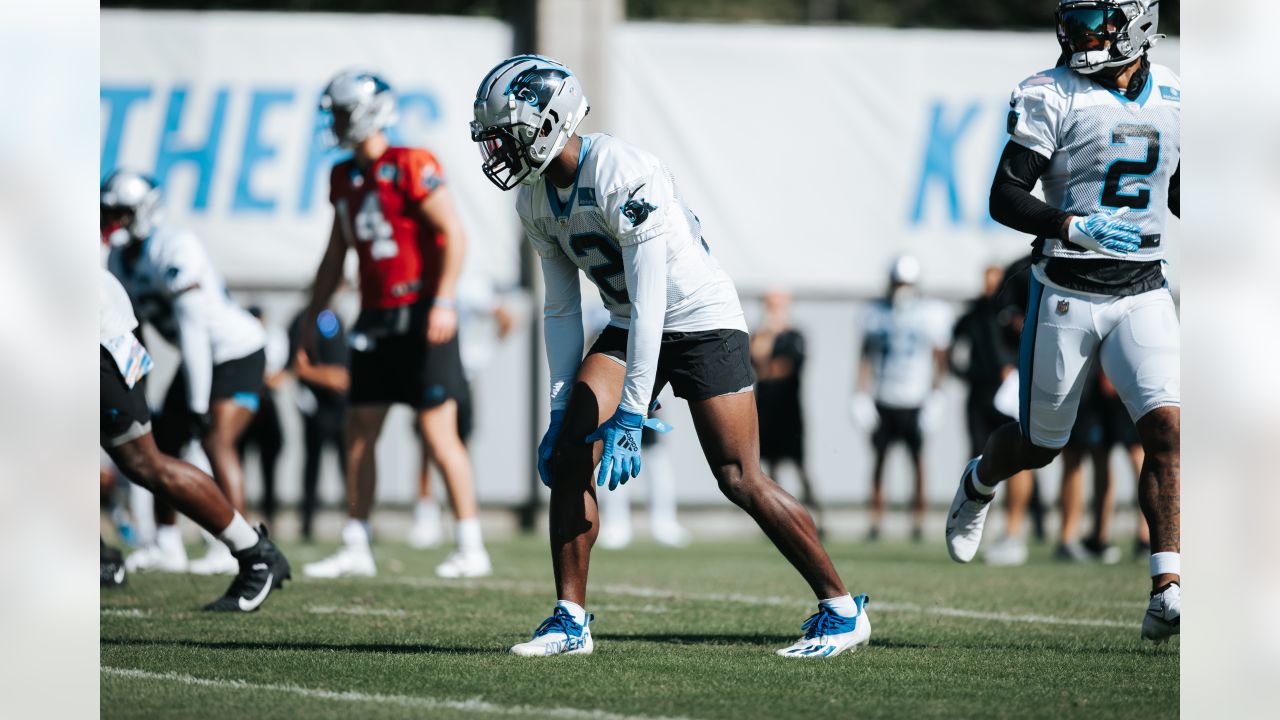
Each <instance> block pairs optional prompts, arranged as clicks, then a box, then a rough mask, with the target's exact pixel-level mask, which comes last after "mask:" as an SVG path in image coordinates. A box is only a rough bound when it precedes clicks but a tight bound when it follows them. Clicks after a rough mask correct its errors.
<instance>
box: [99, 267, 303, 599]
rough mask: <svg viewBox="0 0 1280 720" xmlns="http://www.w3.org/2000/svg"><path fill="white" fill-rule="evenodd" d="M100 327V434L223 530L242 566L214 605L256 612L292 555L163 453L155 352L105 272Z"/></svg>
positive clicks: (143, 476) (124, 468) (155, 485)
mask: <svg viewBox="0 0 1280 720" xmlns="http://www.w3.org/2000/svg"><path fill="white" fill-rule="evenodd" d="M100 275H101V286H100V289H99V296H98V318H99V321H98V327H99V342H100V352H99V355H100V362H99V365H100V373H99V383H100V385H101V389H100V391H99V393H100V396H101V399H100V402H99V407H100V410H101V418H100V422H99V432H100V435H101V440H100V442H101V444H102V448H103V449H104V450H106V451H107V454H108V455H110V456H111V459H112V460H113V461H114V462H115V463H116V465H117V466H118V467H119V468H120V471H121V472H123V473H124V474H125V475H127V476H128V477H129V479H130V480H133V481H134V482H136V483H138V484H139V485H141V486H142V487H144V488H146V489H148V490H150V491H151V492H152V493H154V494H155V495H156V497H158V498H161V499H163V500H166V501H168V502H170V503H172V504H173V505H174V507H176V508H177V509H178V510H179V511H181V512H182V513H183V514H184V515H186V516H187V517H189V518H191V519H192V520H195V521H196V523H198V524H199V525H200V527H202V528H204V529H205V530H208V531H209V532H210V533H213V534H214V535H216V536H217V537H218V538H219V539H220V540H221V541H222V542H223V543H225V544H226V546H227V548H228V549H229V550H230V551H231V554H232V556H233V557H234V558H235V559H236V562H237V564H238V567H239V571H238V573H237V575H236V578H235V580H232V581H231V586H230V587H229V588H227V592H226V594H225V595H223V596H222V597H220V598H218V599H217V600H214V601H213V602H211V603H209V604H208V605H206V606H205V609H206V610H224V611H231V612H251V611H253V610H257V609H258V608H259V607H261V606H262V602H263V601H264V600H266V599H267V595H269V594H270V593H271V591H272V590H274V589H275V588H278V587H280V586H281V585H283V584H284V581H285V580H287V579H289V561H288V560H286V559H285V557H284V555H283V554H281V553H280V551H279V550H278V549H276V546H275V545H274V544H273V543H272V542H271V540H269V539H268V538H267V529H266V528H265V527H263V526H262V525H259V526H258V529H257V530H254V529H253V528H252V527H250V526H249V523H247V522H245V519H244V517H243V516H241V515H240V513H238V512H236V510H235V508H233V507H232V506H231V502H230V501H229V500H227V498H226V496H225V495H223V494H222V491H221V490H220V489H219V488H218V486H217V484H215V483H214V481H213V478H211V477H209V476H208V475H205V474H204V473H203V472H201V471H200V470H199V469H197V468H196V467H195V466H194V465H191V464H188V463H185V462H183V461H181V460H178V459H177V458H174V457H170V456H168V455H165V454H164V453H162V452H160V450H159V448H158V447H156V441H155V439H154V438H152V436H151V412H150V410H149V408H148V407H147V398H146V393H145V392H144V390H143V387H144V383H143V380H144V376H145V375H146V374H147V372H148V371H150V370H151V356H150V355H148V354H147V351H146V350H145V349H144V348H143V347H142V345H141V343H139V342H138V339H137V337H135V336H134V334H133V330H134V328H136V327H138V320H137V318H136V317H135V316H134V314H133V307H132V306H131V304H130V302H129V296H128V295H127V294H126V293H125V290H124V287H122V286H121V285H120V282H119V281H118V280H116V278H115V277H114V276H113V275H112V274H111V273H109V272H107V271H106V270H102V271H100Z"/></svg>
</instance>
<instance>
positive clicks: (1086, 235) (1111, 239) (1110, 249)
mask: <svg viewBox="0 0 1280 720" xmlns="http://www.w3.org/2000/svg"><path fill="white" fill-rule="evenodd" d="M1127 212H1129V208H1127V207H1122V208H1120V209H1119V210H1116V211H1115V212H1113V213H1105V212H1099V213H1094V214H1092V215H1090V216H1088V217H1083V218H1082V217H1077V218H1075V219H1074V220H1072V221H1071V225H1070V228H1069V229H1068V230H1067V240H1070V241H1071V242H1073V243H1075V244H1076V245H1079V246H1081V247H1085V248H1088V249H1090V250H1092V251H1094V252H1096V253H1101V254H1103V255H1106V256H1108V257H1115V258H1119V257H1124V256H1125V255H1128V254H1129V253H1132V252H1137V250H1138V248H1139V247H1140V246H1141V245H1142V236H1141V235H1139V233H1141V232H1142V228H1140V227H1138V226H1137V225H1134V224H1133V223H1131V222H1129V221H1127V220H1121V219H1120V216H1121V215H1123V214H1125V213H1127Z"/></svg>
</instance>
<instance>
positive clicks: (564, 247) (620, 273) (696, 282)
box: [516, 133, 747, 332]
mask: <svg viewBox="0 0 1280 720" xmlns="http://www.w3.org/2000/svg"><path fill="white" fill-rule="evenodd" d="M582 143H583V147H584V149H583V154H582V161H581V162H580V164H579V167H578V176H577V179H576V182H575V184H574V186H573V187H572V188H571V189H570V190H569V192H568V193H565V192H564V191H563V190H562V191H560V192H557V189H556V187H555V186H554V185H552V184H551V183H550V182H549V181H548V180H547V178H546V176H545V175H543V176H542V177H541V178H539V179H538V181H537V182H535V183H533V184H532V185H526V186H521V188H520V190H519V194H518V196H517V198H516V209H517V211H518V212H519V215H520V220H521V221H522V222H523V224H524V229H525V233H526V234H527V235H528V236H529V241H530V242H531V243H532V244H533V247H534V250H536V251H537V253H538V255H539V256H541V257H543V258H555V257H558V256H564V257H567V258H569V260H571V261H572V262H573V264H574V265H576V266H577V267H578V269H580V270H581V271H582V272H583V273H585V274H586V275H587V277H588V278H590V279H591V281H592V283H594V284H595V285H596V287H597V288H598V289H599V291H600V299H601V300H602V301H604V304H605V307H606V308H608V310H609V315H610V320H609V323H610V324H611V325H614V326H617V327H621V328H627V327H629V326H630V323H631V299H630V298H629V297H628V293H627V284H626V275H625V273H624V270H623V261H622V254H623V253H622V249H623V248H624V247H628V246H634V245H639V244H640V243H643V242H645V241H646V240H648V239H650V238H653V237H657V236H659V235H663V236H665V240H666V258H667V281H666V314H665V317H664V321H663V328H662V329H663V332H697V331H702V330H720V329H730V330H741V331H743V332H746V331H747V323H746V318H745V317H744V315H743V313H742V305H741V303H739V301H738V293H737V290H736V289H735V288H734V286H733V281H732V280H731V279H730V278H729V276H728V275H727V274H726V273H725V272H724V270H722V269H721V268H720V264H719V263H718V262H716V259H715V258H714V257H712V255H711V249H710V247H709V246H708V245H707V243H706V242H705V241H704V240H703V239H702V228H701V223H700V222H699V221H698V218H697V216H696V215H694V214H693V212H692V211H690V210H689V208H688V206H686V205H685V203H684V200H683V199H682V198H681V197H680V194H679V191H678V190H677V188H676V183H675V180H674V179H673V178H672V176H671V173H670V171H669V170H668V169H667V167H666V165H664V164H663V163H662V161H661V160H659V159H658V158H657V157H655V156H654V155H652V154H650V153H648V152H645V151H643V150H641V149H639V148H636V147H634V146H632V145H629V144H627V143H625V142H623V141H621V140H618V139H617V138H614V137H613V136H611V135H606V134H603V133H596V134H591V135H583V136H582ZM562 197H563V198H564V199H562Z"/></svg>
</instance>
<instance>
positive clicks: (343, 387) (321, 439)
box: [289, 307, 351, 542]
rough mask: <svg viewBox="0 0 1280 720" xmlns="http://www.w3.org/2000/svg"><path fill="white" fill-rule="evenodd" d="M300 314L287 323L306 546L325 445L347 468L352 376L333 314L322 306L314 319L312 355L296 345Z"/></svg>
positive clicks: (344, 339)
mask: <svg viewBox="0 0 1280 720" xmlns="http://www.w3.org/2000/svg"><path fill="white" fill-rule="evenodd" d="M307 321H308V320H307V313H306V312H305V311H303V312H300V313H298V314H297V315H296V316H294V318H293V322H291V323H289V340H290V343H291V348H290V349H291V352H290V353H289V357H290V359H291V363H290V365H289V369H290V370H292V371H293V373H294V375H296V376H297V378H298V391H297V394H296V401H295V402H296V403H297V406H298V412H299V413H301V414H302V439H303V446H304V454H303V461H302V540H303V542H311V540H312V537H313V535H312V531H313V528H314V525H313V523H314V519H315V513H316V502H317V488H318V485H319V482H320V459H321V453H323V452H324V447H325V445H329V446H330V447H332V448H333V451H334V452H335V453H337V456H338V466H339V467H340V468H343V469H344V470H345V469H346V467H347V442H346V431H345V426H346V418H347V389H348V388H350V387H351V374H350V373H349V372H348V371H347V355H348V351H347V337H346V333H345V332H343V327H342V320H340V319H339V318H338V315H337V313H335V312H334V311H333V310H331V309H329V308H327V307H326V308H324V309H323V310H321V311H320V313H319V314H317V315H316V317H315V333H314V336H315V346H314V349H313V351H312V352H313V353H314V355H309V354H308V353H307V351H306V350H304V349H303V348H302V347H300V346H299V345H298V343H299V337H300V336H301V328H302V323H304V322H307Z"/></svg>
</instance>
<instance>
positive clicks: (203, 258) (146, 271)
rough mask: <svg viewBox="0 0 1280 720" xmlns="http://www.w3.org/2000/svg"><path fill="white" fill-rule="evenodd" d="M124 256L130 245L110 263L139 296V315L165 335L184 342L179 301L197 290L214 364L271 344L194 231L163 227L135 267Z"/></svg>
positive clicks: (136, 303)
mask: <svg viewBox="0 0 1280 720" xmlns="http://www.w3.org/2000/svg"><path fill="white" fill-rule="evenodd" d="M124 256H125V249H124V248H116V249H114V250H112V251H111V256H110V257H109V258H108V259H107V268H108V269H109V270H111V274H112V275H115V276H116V277H117V278H119V280H120V284H121V285H124V288H125V290H127V291H128V292H129V297H131V298H133V304H134V307H135V308H137V311H138V315H139V319H140V320H141V321H142V322H145V323H150V324H151V326H152V327H154V328H155V329H156V331H157V332H159V333H160V334H161V335H162V336H163V337H164V339H165V340H168V341H169V342H171V343H173V344H175V345H180V337H181V331H182V329H181V327H180V326H179V320H178V315H177V313H176V312H175V308H174V302H175V301H176V300H177V299H178V297H179V296H182V295H185V294H187V293H194V294H193V295H192V296H191V299H192V300H194V301H196V302H197V303H198V304H199V306H200V307H199V309H200V315H201V319H203V320H204V323H205V325H206V327H207V330H208V334H209V346H210V351H211V352H212V357H213V362H214V364H219V363H224V362H227V361H228V360H235V359H237V358H242V357H244V356H246V355H248V354H250V353H252V352H254V351H256V350H261V349H262V347H263V346H264V345H265V344H266V333H265V331H264V330H263V329H262V325H261V323H259V322H258V320H257V319H256V318H254V317H253V316H252V315H250V314H249V313H248V311H246V310H245V309H244V308H242V307H240V306H239V305H237V304H236V303H235V301H234V300H232V299H231V296H230V295H229V294H227V286H226V283H225V282H224V281H223V279H222V275H221V274H220V273H219V272H218V271H217V269H215V268H214V267H213V263H212V262H211V261H210V260H209V254H208V253H207V252H205V249H204V246H203V245H201V244H200V241H199V240H198V239H197V238H196V236H195V235H194V234H192V233H190V232H187V231H185V230H172V229H170V228H160V229H158V230H156V231H155V233H154V234H152V236H151V237H149V238H147V240H146V241H144V242H143V245H142V253H141V254H140V255H139V257H138V259H137V262H135V263H134V264H133V266H132V267H126V265H125V261H124Z"/></svg>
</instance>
